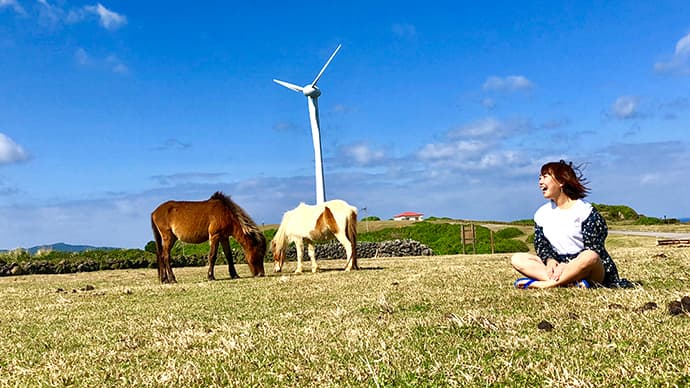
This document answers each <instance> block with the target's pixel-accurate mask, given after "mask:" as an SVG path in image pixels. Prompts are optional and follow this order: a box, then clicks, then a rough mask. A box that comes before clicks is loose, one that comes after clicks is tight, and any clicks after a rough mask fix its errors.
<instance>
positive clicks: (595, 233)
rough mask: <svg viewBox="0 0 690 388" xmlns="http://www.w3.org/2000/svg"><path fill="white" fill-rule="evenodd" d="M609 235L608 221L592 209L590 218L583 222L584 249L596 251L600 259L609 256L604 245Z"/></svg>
mask: <svg viewBox="0 0 690 388" xmlns="http://www.w3.org/2000/svg"><path fill="white" fill-rule="evenodd" d="M608 234H609V228H608V226H607V225H606V220H604V217H602V216H601V214H599V212H598V211H597V210H596V209H594V208H593V209H592V212H591V213H590V215H589V217H587V219H585V220H584V222H582V239H583V243H584V248H585V249H588V250H591V251H594V252H596V253H597V255H599V257H605V256H608V253H606V248H605V247H604V243H605V241H606V237H607V236H608Z"/></svg>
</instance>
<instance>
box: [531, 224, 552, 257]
mask: <svg viewBox="0 0 690 388" xmlns="http://www.w3.org/2000/svg"><path fill="white" fill-rule="evenodd" d="M534 249H535V250H536V251H537V256H539V258H540V259H541V261H542V262H544V264H546V260H548V259H555V258H556V257H558V256H557V255H556V251H555V250H554V249H553V246H551V243H550V242H549V240H548V239H547V238H546V236H544V229H543V228H542V227H541V226H539V225H536V224H535V225H534Z"/></svg>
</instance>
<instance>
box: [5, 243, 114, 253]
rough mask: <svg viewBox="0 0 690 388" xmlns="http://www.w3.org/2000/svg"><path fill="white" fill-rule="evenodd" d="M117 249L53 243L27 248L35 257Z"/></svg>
mask: <svg viewBox="0 0 690 388" xmlns="http://www.w3.org/2000/svg"><path fill="white" fill-rule="evenodd" d="M115 249H118V248H113V247H94V246H91V245H71V244H65V243H55V244H49V245H37V246H35V247H31V248H28V249H27V251H29V254H31V255H35V254H36V253H37V252H38V251H55V252H84V251H94V250H103V251H112V250H115ZM3 252H8V251H7V250H4V251H3V250H0V253H3Z"/></svg>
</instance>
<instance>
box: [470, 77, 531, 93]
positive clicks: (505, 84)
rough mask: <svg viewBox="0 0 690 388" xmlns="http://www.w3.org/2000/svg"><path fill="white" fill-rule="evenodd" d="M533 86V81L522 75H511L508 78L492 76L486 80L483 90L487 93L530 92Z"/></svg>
mask: <svg viewBox="0 0 690 388" xmlns="http://www.w3.org/2000/svg"><path fill="white" fill-rule="evenodd" d="M533 86H534V85H533V83H532V81H530V80H529V79H527V77H525V76H522V75H509V76H507V77H497V76H491V77H489V78H487V79H486V81H485V82H484V85H483V86H482V89H484V90H486V91H516V90H528V89H531V88H532V87H533Z"/></svg>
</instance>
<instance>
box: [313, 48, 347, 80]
mask: <svg viewBox="0 0 690 388" xmlns="http://www.w3.org/2000/svg"><path fill="white" fill-rule="evenodd" d="M341 46H342V45H341V44H339V45H338V47H336V49H335V51H333V54H331V57H330V58H328V61H327V62H326V64H325V65H323V67H322V68H321V71H320V72H319V75H317V76H316V78H314V82H312V83H311V86H316V83H317V82H319V78H321V75H323V72H324V71H326V68H327V67H328V65H329V64H330V63H331V61H332V60H333V57H335V54H337V53H338V50H340V47H341Z"/></svg>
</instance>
